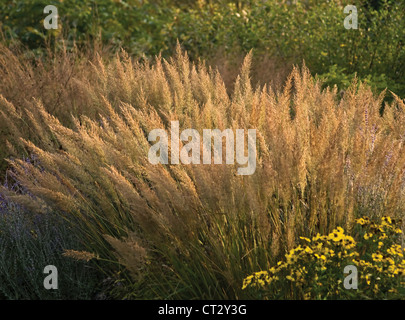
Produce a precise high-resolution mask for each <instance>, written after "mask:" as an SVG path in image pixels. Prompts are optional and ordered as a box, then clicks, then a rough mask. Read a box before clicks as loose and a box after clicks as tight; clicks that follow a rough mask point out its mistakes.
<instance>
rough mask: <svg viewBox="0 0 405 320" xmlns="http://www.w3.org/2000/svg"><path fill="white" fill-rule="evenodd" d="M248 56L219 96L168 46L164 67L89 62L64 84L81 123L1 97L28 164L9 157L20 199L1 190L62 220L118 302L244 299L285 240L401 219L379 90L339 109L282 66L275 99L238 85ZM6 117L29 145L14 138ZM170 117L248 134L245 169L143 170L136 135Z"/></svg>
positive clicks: (395, 161) (399, 149)
mask: <svg viewBox="0 0 405 320" xmlns="http://www.w3.org/2000/svg"><path fill="white" fill-rule="evenodd" d="M251 59H252V56H251V54H249V55H248V56H247V57H246V59H245V61H244V63H243V65H242V68H241V71H240V74H239V76H238V77H237V79H236V81H235V86H234V89H233V91H232V94H229V93H228V91H227V89H226V86H225V84H224V82H223V80H222V78H221V76H220V74H219V72H218V71H216V70H213V69H211V68H209V67H207V66H206V65H205V64H204V63H202V62H201V63H198V64H195V63H190V61H189V59H188V56H187V55H186V54H185V53H183V52H182V51H181V50H180V48H178V51H177V54H176V56H174V57H173V58H171V59H169V60H165V59H162V58H161V57H157V58H156V59H155V60H154V61H149V60H147V61H134V60H133V59H130V58H129V57H128V55H126V54H125V53H122V54H121V55H117V56H116V57H115V59H113V60H112V61H110V62H109V63H106V62H104V61H103V60H102V59H101V58H99V59H97V60H96V62H95V63H93V64H91V65H90V66H83V68H85V70H87V74H89V75H90V77H89V79H83V78H80V76H77V78H75V81H77V83H79V82H80V83H81V96H82V97H84V98H83V100H82V101H87V103H88V104H89V106H90V109H91V110H97V113H96V114H87V115H81V116H80V115H76V116H74V117H72V118H71V120H70V123H64V120H61V119H59V117H57V116H55V115H53V114H51V113H50V110H49V109H48V107H49V106H47V105H46V104H44V102H43V101H35V102H33V103H28V104H26V105H25V106H23V107H19V106H14V104H13V102H11V101H9V100H8V99H5V98H2V99H1V106H2V117H3V119H5V120H6V121H5V123H6V128H8V129H9V130H10V132H13V135H12V137H13V139H10V141H9V146H10V150H11V151H13V150H14V152H15V154H18V151H17V150H24V152H27V153H31V154H33V155H35V159H37V161H36V162H35V163H31V162H26V161H22V160H19V159H18V158H14V159H10V160H9V165H10V166H11V168H12V172H11V174H12V176H13V178H14V179H15V181H17V182H18V183H19V185H21V186H22V187H23V188H24V190H26V191H27V192H28V194H22V195H21V194H18V193H17V194H16V193H14V192H10V190H6V189H3V190H2V193H3V194H4V196H5V197H6V198H7V199H9V200H11V201H16V202H17V203H19V204H20V205H22V206H25V207H29V208H30V210H32V211H33V212H42V211H44V210H45V211H50V212H59V213H61V214H63V216H64V217H66V218H67V219H68V220H70V221H71V222H74V224H75V226H76V227H77V228H79V230H80V235H81V243H82V244H83V245H84V248H83V250H85V251H88V252H90V253H91V254H94V255H95V256H97V257H99V259H101V260H111V261H114V262H117V263H119V264H120V265H121V266H122V267H124V268H125V269H126V270H127V272H128V273H129V274H130V275H131V278H130V280H126V281H128V282H129V283H128V282H126V288H127V289H128V291H129V292H126V293H125V294H124V295H125V296H126V297H127V298H145V297H147V298H166V299H167V298H177V299H197V298H199V299H239V298H251V297H254V295H251V294H250V293H248V292H247V291H245V290H242V288H241V279H243V278H244V277H245V276H246V274H252V273H253V272H255V271H256V270H265V269H266V268H267V267H268V266H269V265H273V264H274V263H276V262H277V261H278V260H279V258H280V257H282V256H283V255H284V254H285V253H286V252H289V251H290V250H291V249H293V248H295V247H296V245H297V242H298V241H299V238H300V237H307V238H309V239H310V238H312V237H314V236H316V234H317V233H320V234H325V233H326V234H328V233H331V232H333V230H334V229H336V228H337V227H338V226H341V227H342V228H350V226H351V225H352V224H353V223H354V221H355V219H356V218H358V217H359V216H362V215H365V216H368V217H381V216H383V215H386V216H390V217H392V218H395V217H401V216H402V215H403V212H404V205H405V202H404V196H403V178H402V177H403V172H404V169H405V158H404V157H403V154H404V151H405V150H404V136H403V132H404V129H405V128H404V125H405V121H404V120H405V119H404V118H405V114H404V111H405V106H404V104H403V102H402V100H401V99H399V98H398V97H396V96H394V100H393V102H392V103H390V104H386V105H385V109H384V113H383V115H381V114H380V107H381V104H382V101H383V99H384V95H385V92H383V93H381V94H380V95H378V96H376V95H375V94H373V92H372V90H371V89H370V88H369V87H368V86H366V85H364V84H362V83H353V84H352V86H351V87H350V89H349V90H347V91H346V93H345V94H344V95H343V97H339V95H338V93H337V88H333V89H330V88H326V89H323V88H322V83H321V82H319V81H317V80H315V79H314V78H313V77H312V76H311V75H310V73H309V70H308V69H306V68H302V69H299V68H294V70H293V71H292V73H291V75H290V76H289V77H288V80H287V81H286V83H285V86H284V88H283V89H281V90H277V91H275V90H273V89H272V88H271V87H269V86H267V85H264V86H257V87H254V86H252V83H251V80H250V72H249V71H250V65H251ZM87 68H89V69H87ZM90 70H91V72H90ZM19 108H20V109H19ZM61 110H62V109H61ZM20 121H24V122H26V123H27V126H28V127H32V128H35V129H36V130H35V132H37V133H40V135H41V139H32V141H30V140H31V139H30V138H29V136H27V134H26V133H25V132H24V131H23V129H22V128H20V127H17V126H15V125H14V124H15V123H18V122H20ZM171 121H179V124H180V130H181V131H182V130H184V129H187V128H194V129H196V130H197V131H199V132H200V134H201V133H202V130H203V129H216V128H218V129H220V130H221V131H222V130H225V129H228V128H229V129H231V130H236V129H245V130H247V129H256V130H257V167H256V171H255V173H254V174H253V175H250V176H239V175H237V174H236V172H237V171H236V170H237V166H236V165H225V164H221V165H220V164H210V165H194V164H190V165H186V164H177V165H174V164H167V165H166V164H157V165H152V164H151V163H150V162H149V160H148V151H149V148H150V146H151V143H150V142H149V141H148V133H149V132H150V131H151V130H153V129H165V130H167V131H169V128H170V122H171ZM11 151H10V152H11ZM212 163H213V161H212ZM67 249H69V248H67ZM116 270H117V265H116V264H115V263H111V264H110V265H109V266H106V271H108V272H111V273H113V272H114V271H116ZM124 291H125V290H124Z"/></svg>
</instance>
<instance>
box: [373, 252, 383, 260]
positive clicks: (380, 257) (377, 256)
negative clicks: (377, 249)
mask: <svg viewBox="0 0 405 320" xmlns="http://www.w3.org/2000/svg"><path fill="white" fill-rule="evenodd" d="M371 257H372V258H373V261H375V262H381V261H383V255H382V254H380V253H373V254H372V255H371Z"/></svg>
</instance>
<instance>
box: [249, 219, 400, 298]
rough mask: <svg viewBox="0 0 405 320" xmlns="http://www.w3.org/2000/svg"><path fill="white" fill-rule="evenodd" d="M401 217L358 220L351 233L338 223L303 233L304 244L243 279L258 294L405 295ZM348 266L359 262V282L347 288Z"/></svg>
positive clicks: (283, 296) (258, 296)
mask: <svg viewBox="0 0 405 320" xmlns="http://www.w3.org/2000/svg"><path fill="white" fill-rule="evenodd" d="M400 226H401V223H400V221H398V220H394V219H391V218H390V217H382V218H381V221H379V223H376V222H373V221H370V219H369V218H368V217H362V218H359V219H357V220H356V222H355V227H354V229H353V230H352V234H353V236H351V235H348V234H346V233H345V231H344V230H343V229H342V228H341V227H337V228H336V229H334V230H333V231H332V232H331V233H329V234H328V235H320V234H319V233H318V234H317V235H316V236H314V237H312V239H309V238H306V237H301V244H300V245H298V246H297V247H295V248H294V249H291V250H290V252H289V253H287V254H286V255H285V260H282V261H279V262H278V263H277V264H276V265H275V266H273V267H271V268H270V269H268V270H264V271H259V272H255V273H254V274H252V275H249V276H248V277H246V278H245V279H244V281H243V287H242V288H243V289H246V290H251V291H252V292H254V293H255V294H256V295H257V298H262V299H263V298H267V299H275V298H282V299H286V298H294V299H398V298H401V299H403V298H404V296H405V288H404V286H405V260H404V252H405V248H403V247H402V246H401V237H402V233H403V232H402V229H401V228H400ZM345 266H355V267H356V269H355V270H356V271H355V272H356V273H357V277H356V279H355V280H353V279H352V281H356V284H355V285H353V288H352V287H351V286H347V285H346V287H345V283H344V282H345V276H344V274H343V272H344V271H345Z"/></svg>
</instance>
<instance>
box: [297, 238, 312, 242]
mask: <svg viewBox="0 0 405 320" xmlns="http://www.w3.org/2000/svg"><path fill="white" fill-rule="evenodd" d="M300 239H302V240H305V241H307V242H309V243H310V242H311V240H310V239H308V238H305V237H300Z"/></svg>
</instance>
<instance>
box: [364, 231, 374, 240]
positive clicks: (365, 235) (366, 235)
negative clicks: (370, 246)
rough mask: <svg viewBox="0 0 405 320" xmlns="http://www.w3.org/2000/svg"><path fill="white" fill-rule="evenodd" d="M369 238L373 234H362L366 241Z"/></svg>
mask: <svg viewBox="0 0 405 320" xmlns="http://www.w3.org/2000/svg"><path fill="white" fill-rule="evenodd" d="M371 237H373V234H372V233H367V232H366V233H365V234H364V239H366V240H368V239H370V238H371Z"/></svg>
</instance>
